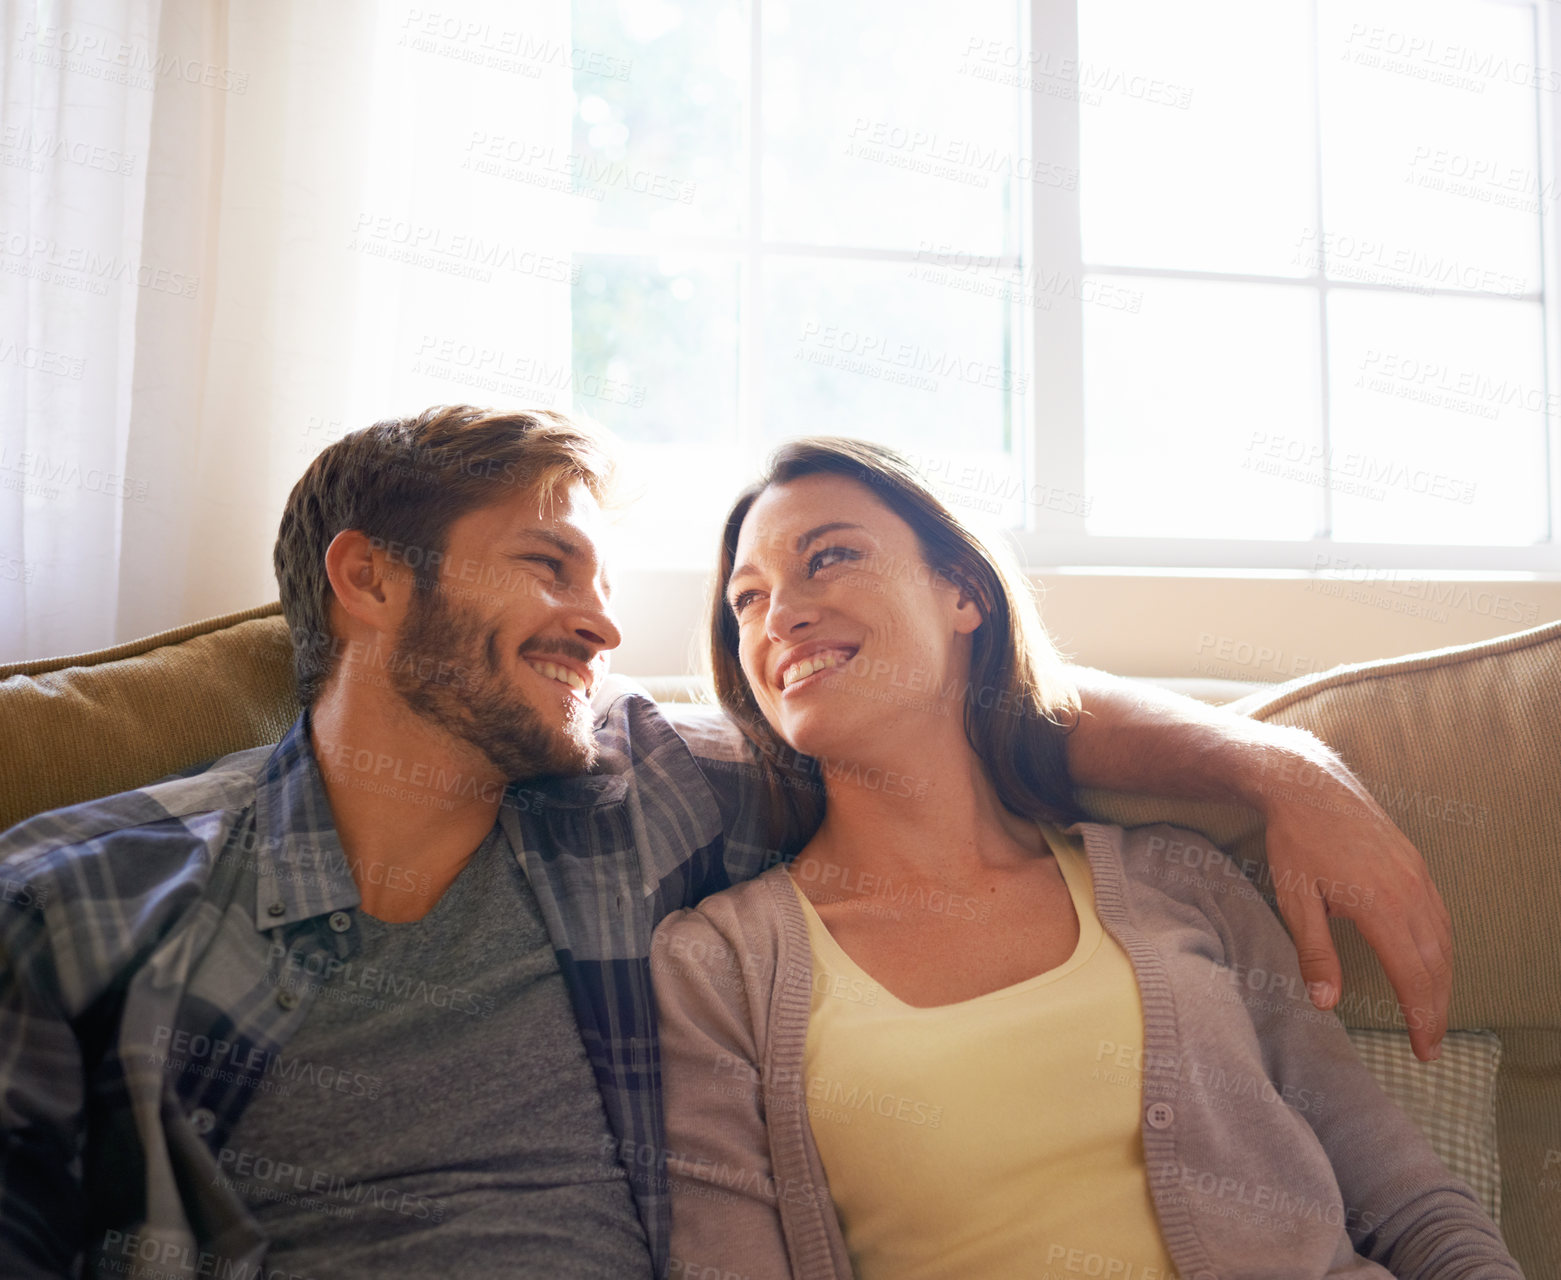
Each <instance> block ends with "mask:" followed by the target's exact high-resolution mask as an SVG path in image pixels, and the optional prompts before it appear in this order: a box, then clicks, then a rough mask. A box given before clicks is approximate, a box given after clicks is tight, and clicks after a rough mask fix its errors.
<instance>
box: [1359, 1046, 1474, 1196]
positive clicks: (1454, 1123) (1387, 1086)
mask: <svg viewBox="0 0 1561 1280" xmlns="http://www.w3.org/2000/svg"><path fill="white" fill-rule="evenodd" d="M1349 1036H1350V1043H1351V1044H1353V1045H1354V1046H1355V1052H1356V1054H1358V1055H1359V1057H1360V1060H1361V1061H1362V1062H1363V1063H1365V1064H1366V1069H1367V1070H1368V1071H1370V1072H1371V1074H1372V1075H1373V1076H1374V1077H1376V1081H1377V1083H1378V1084H1379V1085H1381V1086H1382V1092H1383V1093H1385V1094H1387V1095H1388V1097H1390V1098H1392V1099H1393V1101H1394V1102H1396V1103H1397V1104H1398V1105H1399V1108H1400V1109H1401V1110H1402V1111H1403V1112H1404V1114H1405V1115H1407V1116H1408V1117H1409V1118H1410V1119H1411V1120H1413V1121H1414V1122H1415V1123H1416V1124H1417V1125H1419V1126H1420V1131H1421V1132H1422V1133H1423V1134H1425V1136H1426V1140H1427V1141H1428V1142H1430V1144H1431V1146H1432V1148H1433V1149H1434V1150H1435V1151H1436V1154H1437V1155H1439V1156H1441V1157H1442V1163H1443V1164H1445V1165H1446V1166H1447V1167H1448V1168H1449V1169H1450V1170H1452V1172H1453V1173H1454V1174H1455V1175H1456V1176H1457V1177H1460V1178H1462V1179H1463V1180H1464V1181H1465V1182H1467V1183H1468V1184H1469V1189H1470V1190H1471V1191H1473V1192H1474V1195H1475V1199H1477V1200H1478V1201H1479V1202H1480V1204H1481V1205H1482V1206H1483V1207H1484V1209H1485V1212H1486V1213H1488V1214H1490V1216H1491V1221H1493V1222H1495V1223H1497V1224H1498V1225H1499V1224H1500V1222H1501V1157H1500V1154H1499V1152H1498V1149H1497V1141H1496V1079H1497V1069H1498V1068H1499V1067H1500V1066H1501V1041H1500V1040H1499V1039H1497V1038H1496V1037H1495V1036H1494V1035H1492V1034H1491V1033H1490V1032H1489V1031H1449V1032H1448V1033H1447V1038H1446V1039H1445V1040H1444V1041H1442V1056H1441V1057H1440V1058H1438V1059H1437V1060H1436V1061H1435V1062H1421V1061H1419V1060H1418V1059H1417V1058H1416V1057H1415V1051H1414V1050H1413V1049H1412V1048H1411V1047H1410V1044H1409V1033H1408V1032H1407V1031H1369V1030H1367V1029H1366V1028H1364V1027H1357V1028H1354V1029H1352V1030H1351V1031H1350V1033H1349Z"/></svg>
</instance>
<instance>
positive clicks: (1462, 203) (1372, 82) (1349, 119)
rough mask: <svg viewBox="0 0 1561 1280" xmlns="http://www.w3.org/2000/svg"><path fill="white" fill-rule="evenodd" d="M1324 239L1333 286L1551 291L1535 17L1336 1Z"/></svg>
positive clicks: (1551, 79) (1315, 252)
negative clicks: (1543, 220)
mask: <svg viewBox="0 0 1561 1280" xmlns="http://www.w3.org/2000/svg"><path fill="white" fill-rule="evenodd" d="M1319 15H1320V19H1321V24H1322V40H1321V45H1320V52H1321V59H1320V62H1321V69H1322V75H1321V84H1322V136H1323V195H1324V206H1323V235H1322V238H1321V243H1320V244H1319V243H1318V239H1317V235H1316V230H1315V228H1311V229H1310V230H1309V232H1308V236H1307V238H1306V242H1305V245H1304V247H1305V249H1306V250H1307V254H1308V256H1309V257H1310V258H1311V259H1312V265H1313V266H1315V263H1316V260H1317V258H1318V257H1319V249H1320V251H1321V253H1320V256H1321V258H1322V260H1323V261H1324V262H1325V263H1326V265H1327V270H1328V276H1329V278H1330V279H1332V280H1341V281H1353V280H1364V281H1370V282H1377V283H1388V284H1397V285H1401V286H1403V287H1406V288H1411V289H1419V290H1426V289H1432V288H1439V289H1478V290H1482V291H1487V292H1493V293H1500V294H1505V295H1508V296H1518V295H1521V294H1525V293H1537V292H1538V291H1539V277H1540V269H1539V228H1540V218H1539V213H1540V204H1541V202H1542V201H1543V202H1544V203H1545V204H1546V205H1547V207H1553V206H1554V195H1555V189H1554V185H1553V184H1551V185H1549V186H1542V184H1541V183H1540V182H1539V170H1538V142H1537V136H1536V132H1535V130H1536V111H1535V95H1536V93H1537V88H1536V86H1540V85H1543V86H1546V87H1548V88H1549V89H1550V90H1551V91H1552V92H1554V91H1555V90H1556V89H1558V88H1561V83H1558V79H1557V72H1556V71H1554V70H1550V69H1546V68H1544V67H1540V68H1538V69H1537V70H1536V68H1535V57H1534V13H1533V10H1532V9H1526V8H1521V7H1518V6H1515V5H1510V4H1490V3H1477V2H1475V0H1455V2H1454V3H1448V2H1447V0H1413V2H1412V3H1411V2H1410V0H1322V3H1321V6H1320V9H1319Z"/></svg>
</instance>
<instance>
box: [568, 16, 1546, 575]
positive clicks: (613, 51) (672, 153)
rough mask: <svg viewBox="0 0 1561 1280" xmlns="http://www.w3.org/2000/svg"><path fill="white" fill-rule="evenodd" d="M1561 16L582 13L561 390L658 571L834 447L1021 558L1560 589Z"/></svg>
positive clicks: (700, 553)
mask: <svg viewBox="0 0 1561 1280" xmlns="http://www.w3.org/2000/svg"><path fill="white" fill-rule="evenodd" d="M1549 16H1550V15H1549V14H1548V12H1544V13H1542V12H1540V11H1539V9H1538V8H1536V5H1535V4H1534V3H1533V2H1532V0H1438V2H1435V3H1426V2H1425V0H1267V2H1265V3H1264V4H1262V5H1253V4H1250V3H1242V2H1241V0H1196V3H1190V4H1187V5H1177V6H1165V5H1163V4H1154V3H1150V2H1149V0H1027V2H1026V3H1022V4H1020V3H1014V2H1013V0H976V2H974V3H968V4H963V5H959V6H946V5H934V4H931V3H924V4H920V5H917V4H906V5H900V6H895V7H893V8H892V9H886V8H883V7H881V6H872V7H868V6H841V5H826V4H823V3H819V2H818V0H790V2H785V0H750V3H748V4H730V3H726V4H723V3H717V2H716V0H683V2H681V3H679V2H665V3H664V2H662V0H649V2H646V0H635V2H634V3H629V2H628V0H624V3H622V4H621V5H620V6H618V7H616V8H615V7H613V6H610V5H597V4H589V5H587V4H578V5H576V6H575V12H574V21H575V36H574V38H575V43H576V46H577V47H579V48H586V49H590V50H593V51H596V53H597V54H599V55H600V56H603V57H607V58H610V59H612V60H613V62H614V65H615V66H617V67H619V68H621V69H622V74H620V75H617V76H613V77H604V76H602V75H601V74H599V71H593V70H592V69H589V68H586V69H580V70H577V73H576V76H575V125H574V128H575V138H574V155H575V158H576V175H575V181H576V189H577V191H579V192H580V193H581V194H584V195H586V196H587V197H588V199H587V200H586V201H582V202H581V203H582V204H583V205H585V207H586V215H585V217H584V219H583V221H582V225H581V226H580V227H578V228H577V230H576V233H575V245H576V264H577V266H578V267H579V278H578V283H577V284H576V286H575V288H574V294H573V335H574V336H573V343H574V347H573V349H574V364H575V394H576V401H575V402H576V406H577V407H578V408H581V409H584V410H586V411H588V412H590V413H592V414H593V415H595V416H596V417H598V418H599V419H601V420H602V421H604V422H606V423H607V424H608V425H610V426H612V427H613V428H614V429H615V430H617V431H618V432H619V433H620V435H622V436H623V437H624V438H625V440H626V441H627V442H628V443H629V445H630V448H631V450H632V453H633V466H632V469H631V474H632V475H633V476H635V477H637V478H639V479H641V480H642V481H643V483H644V485H645V487H646V488H647V489H649V490H651V491H652V492H655V493H658V494H660V495H663V496H664V495H667V494H675V495H677V496H678V497H679V498H680V499H681V501H679V502H678V503H677V504H676V505H677V508H678V511H677V515H676V516H675V517H674V518H673V519H672V520H671V521H670V522H669V521H667V520H664V519H663V520H660V521H659V522H658V524H657V528H656V533H657V535H658V536H657V538H656V540H655V546H656V551H655V556H656V558H657V559H658V560H659V561H660V562H663V563H665V562H666V558H667V557H669V556H670V557H672V558H674V559H679V560H681V561H682V562H684V563H693V564H702V563H703V562H704V560H705V558H706V556H707V555H708V552H709V549H710V546H711V544H712V538H713V530H714V523H715V520H716V519H717V518H718V516H719V514H720V513H721V511H722V510H724V504H725V502H726V501H727V500H728V499H729V498H730V496H731V495H732V494H733V493H734V492H735V490H736V488H737V487H738V485H739V484H740V483H741V482H742V481H743V480H745V479H746V478H748V476H750V475H751V473H752V472H753V471H754V470H755V469H756V467H757V465H758V463H759V461H760V460H761V458H762V456H763V454H764V452H765V451H766V450H767V449H768V448H769V447H770V446H771V445H773V444H774V443H775V442H776V441H778V440H780V439H782V438H784V437H786V436H790V435H796V434H803V433H813V432H824V433H840V434H861V435H868V436H872V437H875V438H878V439H882V440H885V441H887V442H889V443H892V444H894V445H896V446H897V447H899V448H901V449H902V450H903V451H905V452H907V453H908V454H910V455H911V456H912V458H913V459H914V460H915V461H916V462H917V463H918V464H919V465H920V466H921V467H922V469H923V470H924V472H925V473H926V474H927V476H928V478H929V479H930V480H932V481H933V483H934V485H935V486H936V487H937V488H938V489H939V490H940V492H942V493H943V495H944V496H945V498H946V499H947V500H949V501H950V502H951V503H953V504H954V505H956V506H958V507H960V508H961V509H962V510H963V511H965V512H966V514H969V515H971V516H974V517H976V518H977V521H978V522H986V523H988V524H994V523H995V524H996V525H998V526H1001V527H1008V528H1011V529H1012V530H1014V531H1015V536H1016V537H1017V538H1018V539H1019V541H1020V543H1021V545H1022V547H1023V550H1024V552H1025V554H1026V556H1027V557H1028V559H1029V560H1030V562H1031V563H1032V564H1036V565H1045V564H1062V563H1067V564H1097V565H1113V564H1134V565H1156V564H1159V565H1166V566H1176V565H1183V566H1197V565H1226V566H1234V567H1254V568H1258V567H1262V568H1294V569H1311V568H1316V567H1320V566H1331V567H1340V568H1348V567H1352V566H1354V565H1360V566H1365V565H1371V566H1383V565H1396V566H1400V567H1405V568H1413V567H1416V566H1420V567H1448V568H1459V569H1479V568H1503V569H1522V568H1533V569H1538V568H1542V567H1546V566H1547V565H1549V564H1550V563H1551V562H1552V559H1553V552H1554V542H1553V541H1552V539H1553V529H1554V524H1555V519H1556V510H1555V508H1556V503H1557V492H1558V489H1561V485H1558V484H1557V482H1556V468H1557V463H1556V460H1555V452H1556V450H1555V443H1556V442H1555V440H1554V420H1555V417H1556V412H1555V409H1556V406H1557V404H1558V403H1561V401H1558V399H1557V396H1558V394H1561V389H1558V387H1557V382H1556V377H1555V370H1554V368H1553V363H1554V361H1553V356H1552V355H1551V353H1550V350H1549V349H1548V348H1547V342H1548V343H1550V344H1551V346H1553V345H1554V342H1555V338H1554V335H1555V329H1556V325H1555V323H1554V317H1553V316H1552V317H1550V319H1549V321H1548V330H1547V316H1546V307H1547V301H1548V299H1549V298H1551V297H1553V296H1554V293H1553V290H1552V289H1550V288H1547V285H1546V279H1545V277H1546V271H1547V270H1548V269H1549V268H1548V267H1547V265H1546V249H1547V244H1548V241H1549V237H1550V236H1551V235H1552V234H1553V227H1554V223H1555V212H1556V203H1557V202H1556V200H1555V195H1556V189H1555V181H1556V179H1555V176H1554V173H1555V168H1554V165H1553V164H1552V163H1551V159H1550V157H1549V155H1548V154H1546V153H1544V152H1543V151H1542V147H1543V146H1544V145H1548V144H1547V143H1546V140H1547V139H1549V138H1550V137H1552V136H1553V133H1554V131H1553V129H1552V115H1553V114H1555V108H1556V103H1557V101H1558V98H1561V70H1551V69H1550V66H1551V64H1552V63H1554V62H1555V61H1556V60H1555V59H1554V58H1552V57H1551V56H1549V54H1548V49H1549V44H1548V42H1549V40H1550V34H1549V30H1548V27H1549ZM1542 51H1543V52H1542ZM577 62H578V60H577ZM656 505H657V506H658V507H660V508H661V509H662V511H663V512H664V511H665V507H666V505H667V504H665V503H664V502H661V503H658V504H656ZM645 518H646V519H649V518H650V517H649V516H648V515H647V516H646V517H645Z"/></svg>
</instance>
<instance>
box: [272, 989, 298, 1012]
mask: <svg viewBox="0 0 1561 1280" xmlns="http://www.w3.org/2000/svg"><path fill="white" fill-rule="evenodd" d="M276 1002H277V1003H278V1004H279V1005H281V1006H282V1008H284V1009H296V1008H297V1007H298V993H297V992H296V991H294V990H293V989H292V988H291V987H283V988H282V989H281V990H280V991H278V992H277V993H276Z"/></svg>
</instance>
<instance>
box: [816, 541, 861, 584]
mask: <svg viewBox="0 0 1561 1280" xmlns="http://www.w3.org/2000/svg"><path fill="white" fill-rule="evenodd" d="M861 558H862V553H861V552H860V551H854V550H852V549H851V548H850V547H825V548H824V549H823V550H822V551H815V552H814V553H813V554H812V556H810V557H809V559H808V576H809V577H812V576H813V575H814V574H815V573H818V572H819V571H820V570H822V569H827V568H829V567H830V566H831V565H836V564H840V563H842V562H843V561H847V560H860V559H861Z"/></svg>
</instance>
